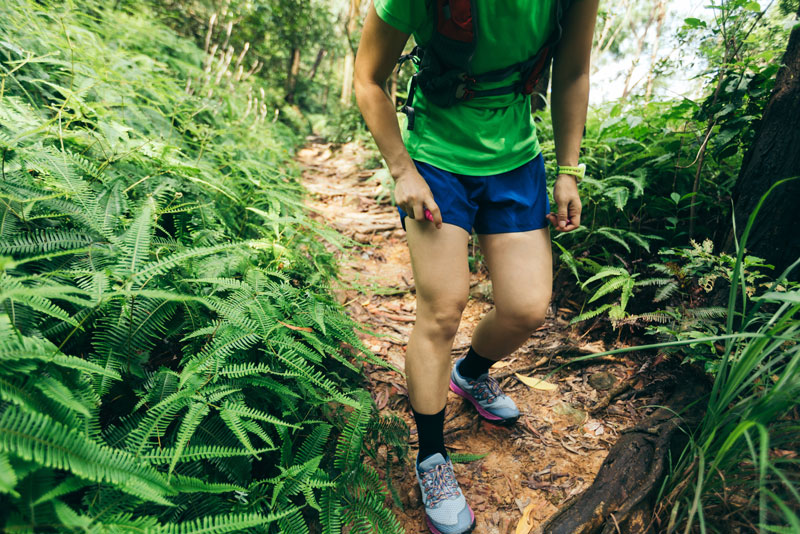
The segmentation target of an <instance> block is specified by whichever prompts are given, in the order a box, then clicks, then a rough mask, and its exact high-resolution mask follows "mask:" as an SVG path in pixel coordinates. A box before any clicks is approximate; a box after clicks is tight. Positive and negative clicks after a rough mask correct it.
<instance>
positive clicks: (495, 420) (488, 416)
mask: <svg viewBox="0 0 800 534" xmlns="http://www.w3.org/2000/svg"><path fill="white" fill-rule="evenodd" d="M450 390H451V391H452V392H453V393H455V394H456V395H458V396H459V397H462V398H464V399H466V400H468V401H469V402H470V403H472V405H473V406H474V407H475V409H476V410H478V415H480V416H481V417H482V418H483V419H485V420H486V421H488V422H490V423H492V424H495V425H501V426H511V425H513V424H514V423H516V422H517V420H518V419H519V416H518V415H517V416H514V417H509V418H507V419H503V418H502V417H500V416H497V415H494V414H493V413H491V412H489V411H488V410H486V408H484V407H483V406H481V405H480V404H478V401H476V400H475V398H474V397H473V396H472V395H470V394H469V393H467V392H466V391H464V390H463V389H461V388H460V387H458V384H456V383H455V382H453V379H452V378H451V379H450Z"/></svg>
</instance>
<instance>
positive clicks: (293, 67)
mask: <svg viewBox="0 0 800 534" xmlns="http://www.w3.org/2000/svg"><path fill="white" fill-rule="evenodd" d="M299 74H300V49H299V48H292V55H291V56H290V59H289V72H288V75H287V76H286V101H287V102H288V103H290V104H293V103H294V95H295V92H296V90H297V77H298V76H299Z"/></svg>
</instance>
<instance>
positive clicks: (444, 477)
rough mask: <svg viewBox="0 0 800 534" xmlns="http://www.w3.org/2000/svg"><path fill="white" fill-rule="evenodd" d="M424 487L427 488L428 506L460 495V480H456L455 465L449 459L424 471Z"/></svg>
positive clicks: (431, 506) (433, 505)
mask: <svg viewBox="0 0 800 534" xmlns="http://www.w3.org/2000/svg"><path fill="white" fill-rule="evenodd" d="M421 478H422V487H423V488H424V489H425V496H426V497H427V501H428V502H427V506H428V507H430V508H436V506H437V505H438V504H439V503H440V502H442V501H444V500H446V499H449V498H451V497H458V496H459V490H458V482H456V476H455V473H453V465H452V464H451V463H450V462H449V461H448V462H445V463H443V464H438V465H436V466H434V467H432V468H430V469H428V470H427V471H425V472H423V473H422V476H421Z"/></svg>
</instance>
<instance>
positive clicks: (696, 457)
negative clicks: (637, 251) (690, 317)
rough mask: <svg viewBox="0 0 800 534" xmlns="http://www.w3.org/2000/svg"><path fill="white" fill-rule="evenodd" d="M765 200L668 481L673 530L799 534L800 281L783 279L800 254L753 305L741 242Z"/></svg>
mask: <svg viewBox="0 0 800 534" xmlns="http://www.w3.org/2000/svg"><path fill="white" fill-rule="evenodd" d="M784 181H785V180H784ZM781 183H782V182H778V183H777V184H775V186H773V187H772V189H775V187H777V186H779V185H780V184H781ZM772 189H771V190H770V191H772ZM767 195H769V192H768V193H767ZM767 195H765V196H764V198H762V201H761V204H763V202H764V199H765V198H766V196H767ZM761 204H759V207H758V208H756V210H755V212H754V213H753V214H752V215H751V216H750V218H749V221H748V225H747V228H746V229H745V231H744V233H743V235H742V240H741V243H740V244H738V247H737V250H738V254H737V258H736V265H735V268H734V272H733V276H732V279H731V289H730V293H729V299H728V305H727V310H726V312H727V313H726V324H725V335H724V336H718V337H717V338H716V339H715V341H718V342H724V344H725V348H724V351H723V353H722V355H721V358H720V362H719V365H718V367H717V371H716V373H715V376H714V384H713V388H712V390H711V393H710V395H709V398H708V403H707V407H706V413H705V416H704V418H703V420H702V421H701V423H700V426H699V427H698V428H697V429H696V430H695V431H694V432H693V433H692V434H691V440H690V443H689V445H688V446H687V448H686V449H685V450H684V451H683V453H682V455H681V456H680V457H679V458H678V459H677V461H676V462H675V464H674V466H673V469H672V473H671V475H670V477H669V478H668V479H667V481H666V486H665V488H666V489H667V493H666V499H665V501H663V502H664V503H665V506H664V515H665V516H667V518H666V521H665V523H666V529H665V530H666V532H669V533H672V532H685V533H689V532H702V533H706V532H718V533H725V532H736V531H737V530H740V529H741V528H745V529H752V530H756V531H758V532H778V533H788V532H800V518H799V517H798V510H800V493H799V492H798V489H797V488H798V485H799V484H800V459H799V458H798V451H797V444H798V443H799V442H800V423H799V422H798V409H800V287H798V285H797V284H792V285H790V284H789V283H788V282H787V276H789V274H790V273H791V271H792V270H793V269H795V268H798V266H800V258H798V260H797V261H796V262H795V263H794V264H793V265H792V266H790V267H789V268H788V269H786V271H785V272H783V273H781V274H780V275H779V276H778V277H777V279H776V280H775V281H774V282H773V283H772V284H771V286H770V287H769V289H768V291H766V292H765V293H763V294H762V295H760V296H758V297H755V298H754V299H753V301H752V302H751V301H750V299H749V298H748V294H747V293H748V287H747V284H746V282H745V280H744V276H743V275H742V273H743V256H744V247H745V244H746V242H747V236H748V234H749V233H750V228H751V227H752V225H753V222H754V220H755V216H756V214H757V212H758V209H759V208H760V206H761ZM787 286H789V287H787Z"/></svg>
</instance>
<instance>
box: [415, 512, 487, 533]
mask: <svg viewBox="0 0 800 534" xmlns="http://www.w3.org/2000/svg"><path fill="white" fill-rule="evenodd" d="M469 516H470V517H471V518H472V524H471V525H470V526H469V528H468V529H467V530H464V531H462V532H460V533H459V534H469V533H470V532H472V531H473V530H475V525H476V523H477V522H476V521H475V514H474V513H472V508H470V509H469ZM425 522H426V523H427V524H428V528H429V529H430V531H431V532H432V534H442V532H441V531H440V530H439V529H437V528H436V527H435V526H433V522H432V521H431V518H430V517H428V514H425Z"/></svg>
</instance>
